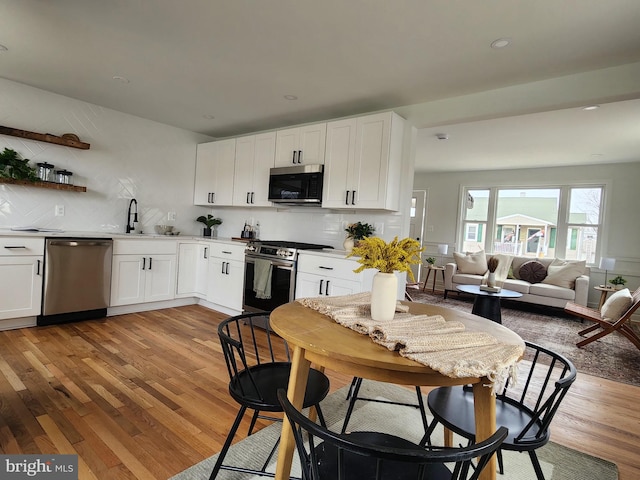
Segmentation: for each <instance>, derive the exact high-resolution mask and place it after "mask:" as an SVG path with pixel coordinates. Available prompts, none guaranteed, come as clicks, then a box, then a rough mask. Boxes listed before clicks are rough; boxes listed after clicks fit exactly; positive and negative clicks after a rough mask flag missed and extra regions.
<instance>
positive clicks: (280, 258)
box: [243, 240, 333, 312]
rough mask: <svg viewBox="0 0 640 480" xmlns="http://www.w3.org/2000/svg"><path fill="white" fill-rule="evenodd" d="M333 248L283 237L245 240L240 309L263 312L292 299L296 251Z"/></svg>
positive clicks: (294, 283)
mask: <svg viewBox="0 0 640 480" xmlns="http://www.w3.org/2000/svg"><path fill="white" fill-rule="evenodd" d="M323 248H333V247H330V246H327V245H317V244H313V243H301V242H289V241H286V240H273V241H266V240H261V241H255V242H249V243H248V244H247V248H246V249H245V270H244V295H243V309H244V311H246V312H265V311H267V312H268V311H271V310H273V309H274V308H276V307H278V306H280V305H283V304H285V303H289V302H291V301H292V300H293V299H294V298H295V288H296V265H297V263H298V252H299V251H300V250H321V249H323Z"/></svg>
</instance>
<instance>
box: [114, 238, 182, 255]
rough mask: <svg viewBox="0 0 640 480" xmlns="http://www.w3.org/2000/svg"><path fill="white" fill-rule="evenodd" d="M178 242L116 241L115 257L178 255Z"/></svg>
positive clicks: (162, 240)
mask: <svg viewBox="0 0 640 480" xmlns="http://www.w3.org/2000/svg"><path fill="white" fill-rule="evenodd" d="M177 252H178V242H177V241H176V240H165V239H158V240H137V239H136V240H128V239H127V240H114V241H113V254H114V255H176V254H177Z"/></svg>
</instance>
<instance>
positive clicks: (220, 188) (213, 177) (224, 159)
mask: <svg viewBox="0 0 640 480" xmlns="http://www.w3.org/2000/svg"><path fill="white" fill-rule="evenodd" d="M235 153H236V140H235V139H234V138H232V139H228V140H221V141H219V142H210V143H202V144H200V145H198V147H197V154H196V178H195V189H194V204H196V205H219V206H225V205H231V204H232V201H233V174H234V164H235Z"/></svg>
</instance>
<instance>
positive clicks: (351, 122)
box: [322, 112, 404, 211]
mask: <svg viewBox="0 0 640 480" xmlns="http://www.w3.org/2000/svg"><path fill="white" fill-rule="evenodd" d="M403 135H404V120H403V119H402V118H401V117H399V116H398V115H397V114H395V113H393V112H386V113H380V114H374V115H367V116H364V117H357V118H351V119H346V120H337V121H335V122H329V123H328V124H327V141H326V154H325V167H324V189H323V198H322V206H323V207H325V208H334V209H351V210H353V209H374V210H392V211H397V210H398V209H399V207H400V203H399V200H400V173H401V167H402V143H403Z"/></svg>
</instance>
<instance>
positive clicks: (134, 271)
mask: <svg viewBox="0 0 640 480" xmlns="http://www.w3.org/2000/svg"><path fill="white" fill-rule="evenodd" d="M142 261H143V257H142V256H141V255H114V256H113V263H112V271H111V304H110V306H112V307H116V306H119V305H133V304H135V303H143V302H144V297H145V295H144V289H145V277H146V270H143V269H142Z"/></svg>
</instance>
